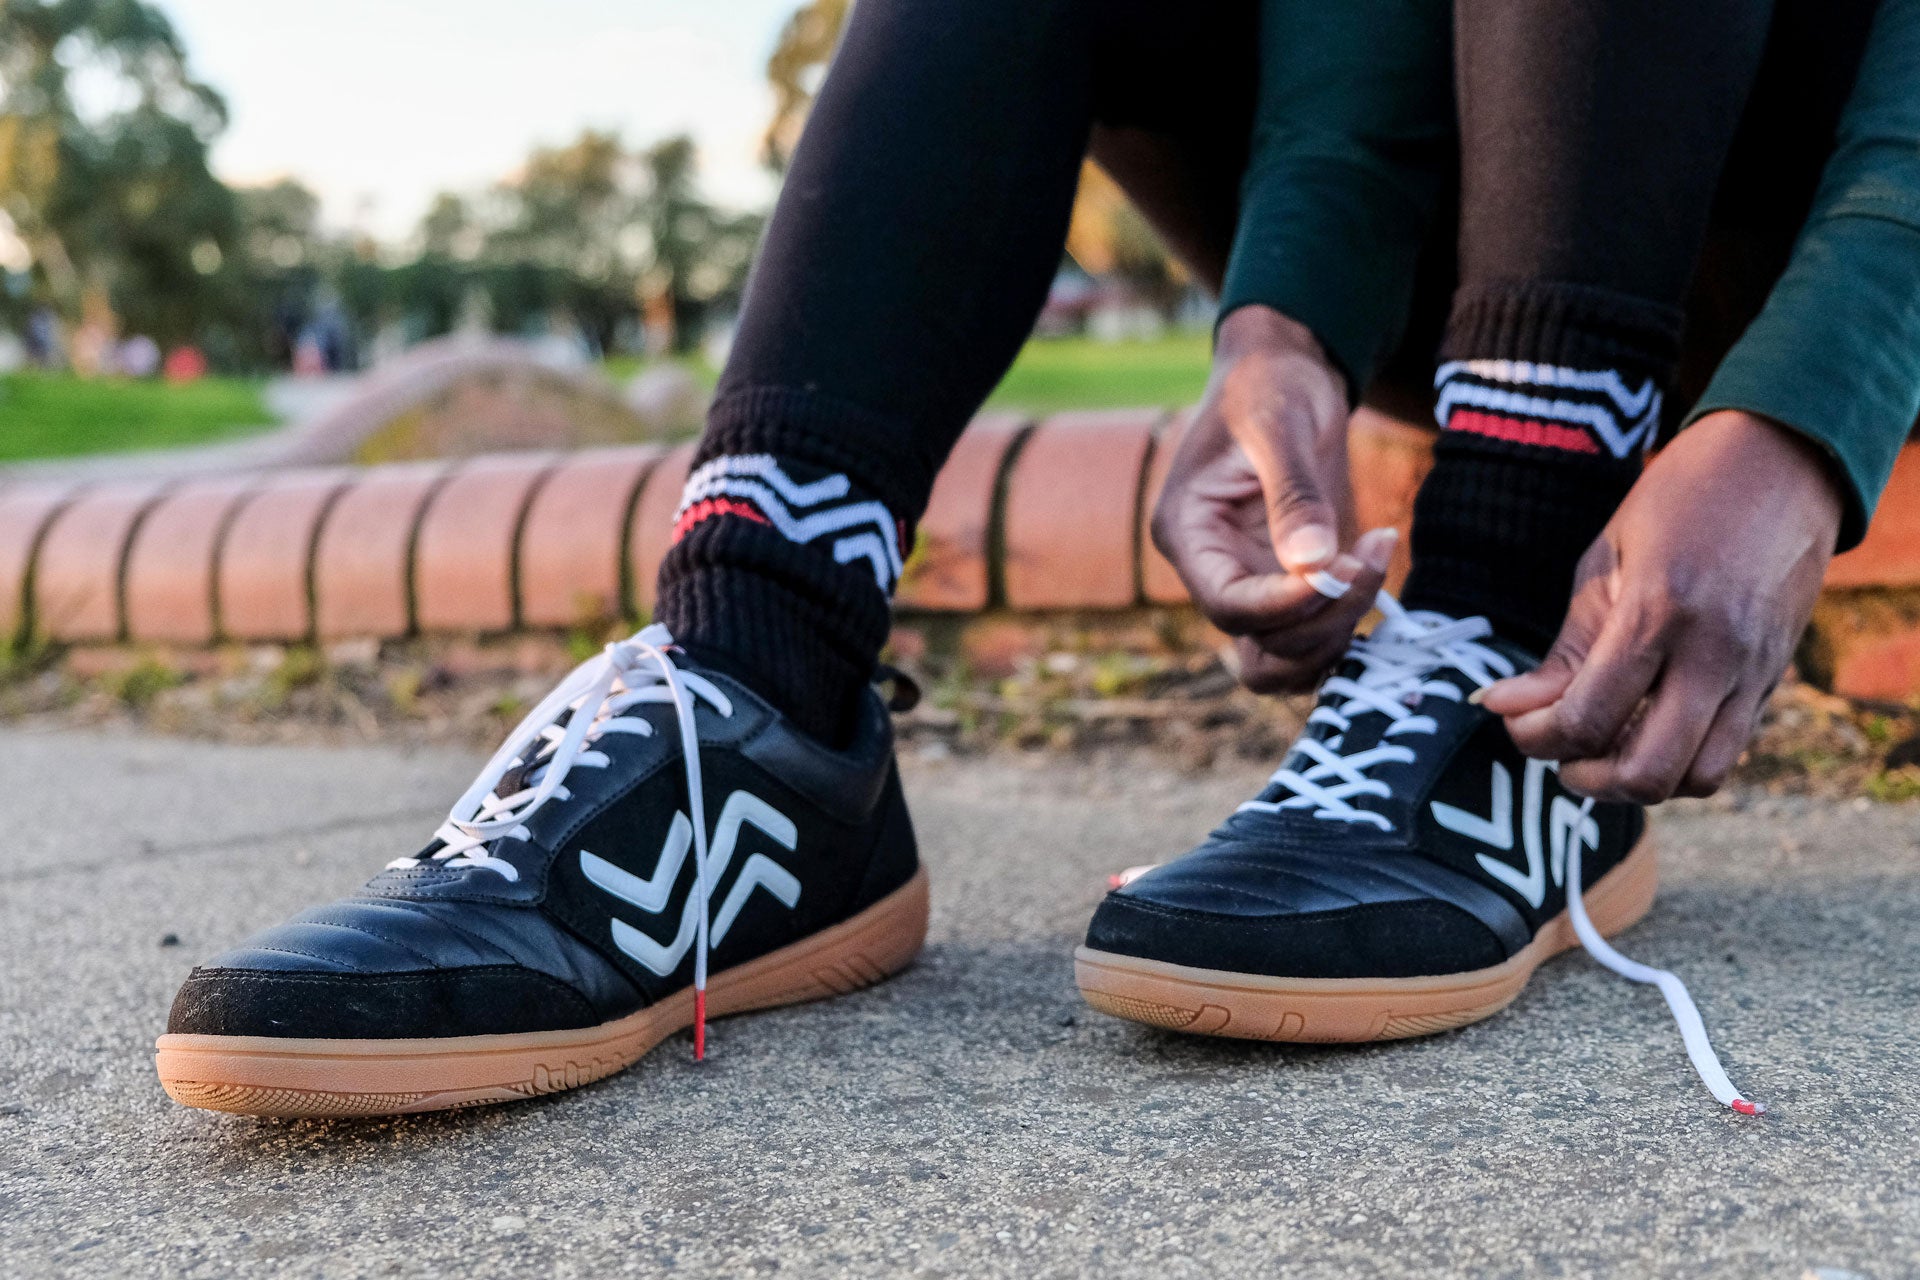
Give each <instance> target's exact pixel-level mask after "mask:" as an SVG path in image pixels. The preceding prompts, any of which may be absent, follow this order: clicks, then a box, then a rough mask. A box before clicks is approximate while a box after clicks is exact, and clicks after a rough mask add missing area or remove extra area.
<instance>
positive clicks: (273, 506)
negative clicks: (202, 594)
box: [214, 468, 355, 640]
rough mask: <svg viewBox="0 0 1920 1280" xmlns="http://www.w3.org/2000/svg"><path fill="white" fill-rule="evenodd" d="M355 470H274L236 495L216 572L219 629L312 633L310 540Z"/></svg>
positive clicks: (250, 636) (240, 634)
mask: <svg viewBox="0 0 1920 1280" xmlns="http://www.w3.org/2000/svg"><path fill="white" fill-rule="evenodd" d="M354 474H355V473H354V472H352V471H348V470H345V469H343V468H326V469H316V470H310V471H309V470H303V471H281V472H275V473H273V474H271V475H268V476H266V477H264V478H263V479H262V481H261V483H260V487H259V488H258V489H257V490H255V491H254V493H253V495H252V496H251V497H249V498H247V499H246V501H244V502H243V503H241V505H240V510H239V511H237V512H236V513H235V514H234V517H233V523H232V524H230V525H228V526H227V536H226V539H225V541H224V542H223V543H222V544H221V547H220V561H219V564H218V566H217V568H216V569H215V572H214V585H215V590H214V600H215V603H216V605H217V606H218V613H219V617H220V632H221V634H222V635H225V636H229V637H232V638H233V639H236V640H299V639H303V638H305V637H306V636H308V635H310V634H311V633H312V631H313V615H312V610H311V608H310V603H309V601H310V596H311V589H312V582H313V578H312V574H313V546H314V540H315V539H316V538H317V537H318V536H319V531H320V521H321V518H322V517H323V516H325V514H326V512H327V508H328V507H329V506H330V505H331V504H332V503H333V502H334V501H335V500H336V499H337V498H338V496H339V495H340V493H341V491H342V490H344V489H345V488H346V486H347V484H348V483H349V482H350V481H351V480H352V479H353V476H354Z"/></svg>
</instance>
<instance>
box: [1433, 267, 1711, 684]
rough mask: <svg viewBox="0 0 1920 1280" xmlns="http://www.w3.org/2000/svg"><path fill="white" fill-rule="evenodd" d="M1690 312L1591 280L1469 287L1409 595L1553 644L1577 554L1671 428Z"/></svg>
mask: <svg viewBox="0 0 1920 1280" xmlns="http://www.w3.org/2000/svg"><path fill="white" fill-rule="evenodd" d="M1679 320H1680V318H1679V315H1678V313H1677V312H1676V311H1674V310H1673V309H1672V308H1667V307H1660V306H1654V305H1652V304H1648V303H1646V302H1643V301H1641V300H1638V299H1634V298H1629V297H1625V296H1622V295H1619V294H1615V293H1611V292H1609V291H1606V290H1601V289H1595V288H1591V287H1588V286H1584V285H1568V284H1554V283H1549V282H1537V281H1524V282H1510V283H1494V284H1487V285H1480V286H1476V287H1473V288H1471V289H1463V290H1462V292H1461V294H1460V295H1459V297H1457V298H1456V300H1455V303H1454V309H1453V315H1452V318H1451V319H1450V321H1449V323H1448V328H1447V335H1446V339H1445V342H1444V343H1443V345H1442V349H1441V354H1442V363H1441V367H1440V371H1439V375H1438V377H1437V378H1436V388H1435V389H1436V412H1435V416H1436V418H1437V419H1438V420H1439V422H1440V425H1441V427H1442V428H1443V430H1442V431H1441V434H1440V438H1439V440H1438V442H1437V443H1436V445H1435V447H1434V467H1433V470H1432V472H1430V473H1429V474H1428V476H1427V479H1426V481H1425V482H1424V483H1423V484H1422V485H1421V488H1420V493H1419V495H1418V497H1417V498H1416V499H1415V501H1414V514H1413V537H1412V552H1413V568H1412V572H1411V573H1410V575H1409V576H1408V579H1407V584H1406V587H1405V589H1404V590H1403V592H1402V597H1403V599H1404V600H1405V602H1406V603H1407V604H1408V605H1409V606H1412V607H1415V608H1431V609H1439V610H1442V611H1444V612H1447V613H1451V614H1455V615H1472V614H1479V615H1484V616H1486V617H1488V618H1490V619H1491V620H1492V622H1493V624H1494V627H1495V628H1496V629H1497V630H1498V631H1499V632H1500V634H1501V635H1503V636H1505V637H1507V638H1508V639H1511V640H1513V641H1515V642H1516V643H1519V644H1522V645H1526V646H1527V647H1529V648H1532V649H1534V650H1536V651H1544V650H1545V649H1546V648H1547V647H1548V645H1550V644H1551V643H1552V641H1553V638H1554V636H1555V634H1556V633H1557V632H1558V631H1559V628H1560V623H1561V621H1562V619H1563V618H1564V617H1565V615H1566V609H1567V602H1568V600H1569V598H1570V596H1571V593H1572V588H1573V575H1574V570H1575V568H1576V567H1577V565H1578V564H1579V561H1580V557H1581V556H1582V555H1584V554H1585V553H1586V551H1587V548H1588V547H1590V546H1591V545H1592V543H1593V540H1594V538H1596V537H1597V536H1599V533H1600V531H1601V529H1603V528H1604V527H1605V526H1606V523H1607V521H1608V520H1609V519H1611V518H1612V515H1613V512H1614V510H1615V509H1616V508H1617V507H1618V506H1619V504H1620V502H1621V500H1622V499H1623V498H1625V497H1626V494H1627V490H1628V489H1629V488H1631V487H1632V485H1633V482H1634V480H1635V478H1636V477H1637V476H1638V475H1639V473H1640V462H1641V458H1642V456H1643V454H1644V452H1645V450H1646V449H1647V448H1648V447H1649V446H1650V445H1651V443H1652V442H1653V440H1654V437H1655V435H1656V434H1657V433H1658V431H1659V428H1660V422H1661V413H1662V399H1663V397H1662V391H1663V389H1664V387H1665V384H1666V382H1667V380H1668V378H1669V377H1670V375H1671V370H1672V366H1673V361H1674V359H1675V356H1676V354H1677V352H1678V343H1679Z"/></svg>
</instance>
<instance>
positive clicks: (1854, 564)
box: [1827, 444, 1920, 587]
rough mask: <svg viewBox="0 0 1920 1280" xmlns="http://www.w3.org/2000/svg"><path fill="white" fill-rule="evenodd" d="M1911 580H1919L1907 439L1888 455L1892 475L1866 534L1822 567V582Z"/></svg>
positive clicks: (1919, 448)
mask: <svg viewBox="0 0 1920 1280" xmlns="http://www.w3.org/2000/svg"><path fill="white" fill-rule="evenodd" d="M1915 584H1920V445H1912V444H1910V445H1908V446H1906V448H1904V449H1902V450H1900V456H1899V457H1898V458H1897V459H1895V460H1894V464H1893V478H1892V479H1891V480H1890V481H1888V483H1887V490H1886V492H1885V493H1883V494H1882V495H1881V496H1880V505H1879V507H1878V508H1877V509H1876V510H1875V511H1874V516H1873V524H1872V525H1871V526H1870V527H1869V528H1868V529H1867V536H1866V538H1865V539H1864V540H1862V542H1861V543H1860V545H1859V546H1857V547H1855V548H1854V549H1853V550H1851V551H1849V552H1847V553H1846V554H1845V555H1843V556H1836V557H1835V558H1834V561H1833V563H1832V564H1831V565H1829V566H1827V585H1828V586H1829V587H1910V586H1913V585H1915Z"/></svg>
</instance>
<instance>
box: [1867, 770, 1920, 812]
mask: <svg viewBox="0 0 1920 1280" xmlns="http://www.w3.org/2000/svg"><path fill="white" fill-rule="evenodd" d="M1867 794H1868V795H1869V796H1871V797H1872V798H1873V799H1875V800H1878V801H1880V802H1881V803H1882V804H1900V803H1903V802H1905V801H1908V800H1920V765H1911V764H1910V765H1905V766H1903V767H1901V768H1898V769H1882V770H1881V771H1880V772H1878V773H1876V774H1874V775H1872V776H1871V777H1869V778H1868V779H1867Z"/></svg>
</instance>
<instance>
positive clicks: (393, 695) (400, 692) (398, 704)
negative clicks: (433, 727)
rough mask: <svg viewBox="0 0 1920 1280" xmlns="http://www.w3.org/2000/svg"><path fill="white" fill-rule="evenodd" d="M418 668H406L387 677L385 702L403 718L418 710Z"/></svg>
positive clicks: (419, 691)
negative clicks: (390, 704) (391, 705)
mask: <svg viewBox="0 0 1920 1280" xmlns="http://www.w3.org/2000/svg"><path fill="white" fill-rule="evenodd" d="M420 684H421V677H420V668H418V667H408V668H407V669H406V670H405V671H396V672H394V673H393V674H392V675H391V676H388V677H387V701H388V702H390V703H392V704H393V709H394V710H395V711H398V712H399V713H400V714H401V715H403V716H410V715H413V714H415V713H417V712H418V711H419V710H420V693H421V689H420Z"/></svg>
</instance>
